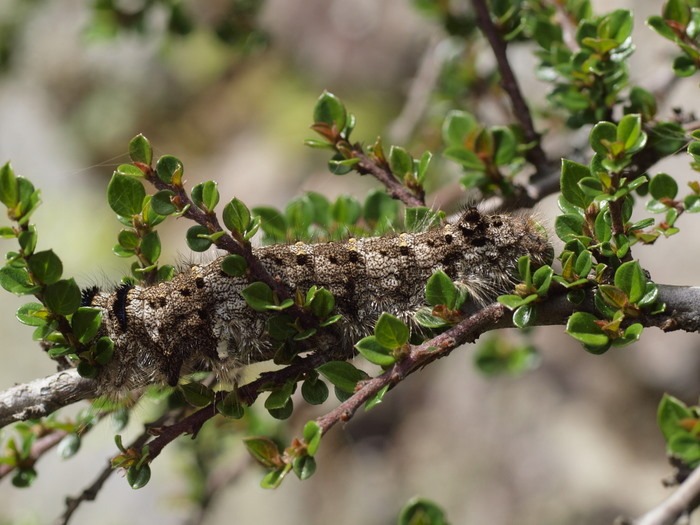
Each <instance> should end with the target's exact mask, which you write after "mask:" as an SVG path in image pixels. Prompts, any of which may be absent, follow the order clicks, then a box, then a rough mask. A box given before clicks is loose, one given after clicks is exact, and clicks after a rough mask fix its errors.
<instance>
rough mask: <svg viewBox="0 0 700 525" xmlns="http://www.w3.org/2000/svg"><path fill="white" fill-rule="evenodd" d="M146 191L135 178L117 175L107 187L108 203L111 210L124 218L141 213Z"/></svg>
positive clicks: (113, 176)
mask: <svg viewBox="0 0 700 525" xmlns="http://www.w3.org/2000/svg"><path fill="white" fill-rule="evenodd" d="M145 198H146V190H145V189H144V187H143V184H141V181H139V180H138V179H135V178H134V177H128V176H126V175H120V174H118V173H115V174H114V175H112V180H111V181H110V182H109V186H107V201H108V202H109V206H110V208H112V210H113V211H114V212H115V213H116V214H117V215H120V216H122V217H131V216H133V215H138V214H139V213H141V209H142V207H143V200H144V199H145Z"/></svg>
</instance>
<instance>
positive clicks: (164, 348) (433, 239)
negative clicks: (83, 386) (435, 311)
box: [85, 208, 551, 392]
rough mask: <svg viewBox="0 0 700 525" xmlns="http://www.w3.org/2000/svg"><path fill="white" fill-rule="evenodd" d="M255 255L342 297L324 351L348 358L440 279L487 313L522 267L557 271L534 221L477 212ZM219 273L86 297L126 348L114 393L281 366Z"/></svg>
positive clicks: (232, 281) (106, 371) (235, 282)
mask: <svg viewBox="0 0 700 525" xmlns="http://www.w3.org/2000/svg"><path fill="white" fill-rule="evenodd" d="M254 253H255V255H256V256H257V257H258V258H259V260H260V261H261V262H262V264H263V265H264V266H265V267H266V269H267V270H268V272H269V273H270V274H271V275H272V276H273V277H274V278H275V279H279V280H280V281H281V282H284V283H286V284H287V285H288V286H289V287H290V289H291V290H292V291H296V290H299V291H301V292H305V291H306V290H308V288H310V287H311V286H313V285H317V286H322V287H324V288H327V289H328V290H329V291H330V292H331V293H332V294H333V295H334V296H335V299H336V312H337V313H339V314H341V315H342V316H343V319H342V320H341V321H339V323H338V324H337V328H336V329H335V330H334V331H333V332H329V333H327V334H324V335H323V336H322V337H321V338H319V341H318V342H319V346H321V347H326V348H327V349H328V351H333V350H335V351H340V352H348V354H349V352H351V351H352V345H353V344H354V342H355V341H356V340H357V339H358V337H361V336H363V335H366V334H367V333H369V331H370V330H371V328H372V326H373V324H374V322H375V321H376V320H377V318H378V317H379V315H380V314H381V313H382V312H385V311H386V312H389V313H392V314H394V315H397V316H399V317H401V318H403V319H404V320H407V321H410V320H411V318H412V316H413V314H414V313H415V312H416V311H417V310H418V308H420V307H421V306H423V305H424V304H425V299H424V295H425V283H426V281H427V280H428V278H429V277H430V276H431V275H432V274H433V272H435V271H436V270H438V269H442V270H443V271H444V272H445V273H446V274H447V275H448V276H450V278H452V279H453V280H455V281H458V282H461V283H462V284H464V285H465V286H466V287H467V288H468V289H469V291H470V293H471V300H472V301H473V302H475V303H483V302H485V301H487V300H491V299H493V298H494V297H495V296H496V295H497V294H498V293H502V292H504V291H506V290H507V288H508V286H509V285H510V284H511V283H512V281H513V273H514V270H515V266H516V262H517V260H518V258H519V257H520V256H522V255H530V256H531V257H532V258H533V260H534V261H536V262H539V263H542V262H546V261H547V260H548V258H549V257H551V247H550V246H549V244H548V242H547V239H546V236H545V235H544V234H543V232H542V230H541V228H540V227H539V226H538V225H537V224H536V223H535V222H534V221H533V220H532V218H531V217H528V216H526V215H484V214H482V213H481V212H479V211H478V210H477V209H476V208H469V209H467V210H466V211H465V212H464V213H463V214H462V215H461V216H460V217H459V219H458V220H457V221H456V222H454V223H451V224H445V225H442V226H438V227H436V228H433V229H430V230H428V231H425V232H422V233H401V234H391V235H385V236H381V237H368V238H359V239H353V238H351V239H347V240H345V241H339V242H329V243H318V244H303V243H296V244H290V245H273V246H267V247H262V248H257V249H255V250H254ZM220 266H221V258H219V259H216V260H214V261H212V262H210V263H208V264H203V265H194V266H191V267H190V268H189V269H187V270H185V271H183V272H181V273H179V274H178V275H176V276H175V277H174V278H173V279H172V280H171V281H168V282H163V283H160V284H157V285H154V286H150V287H147V288H142V287H139V286H135V287H130V286H126V285H122V286H121V287H119V288H118V289H117V290H115V291H114V292H112V293H105V292H98V291H97V290H93V291H89V292H88V291H86V294H85V300H86V303H87V304H90V305H91V306H94V307H98V308H101V309H102V311H103V326H102V331H103V333H104V334H105V335H108V336H109V337H110V338H112V340H113V341H114V343H115V353H114V357H113V359H112V361H111V362H110V363H109V364H107V365H106V366H105V367H104V368H103V369H102V370H101V372H100V377H99V381H100V384H101V385H103V386H102V388H103V390H104V391H106V392H109V391H123V390H126V389H131V388H134V387H138V386H143V385H145V384H150V383H168V384H171V385H174V384H176V383H177V381H178V379H179V378H180V376H181V375H182V374H184V373H187V372H191V371H193V370H194V369H196V368H197V367H201V365H202V364H205V365H207V366H208V367H210V368H213V369H215V370H226V369H229V368H232V367H236V366H241V365H244V364H246V363H248V362H251V361H262V360H265V359H269V358H271V357H272V342H271V340H270V338H269V335H268V334H267V333H266V329H265V322H266V319H267V318H268V317H269V315H268V314H267V313H260V312H256V311H254V310H252V309H251V308H250V307H248V305H247V304H246V302H245V301H244V299H243V298H242V296H241V294H240V292H241V290H242V289H243V288H245V287H246V286H248V284H249V282H248V281H247V280H246V279H245V278H243V277H240V278H237V277H231V276H229V275H227V274H225V273H224V272H223V271H222V270H221V268H220Z"/></svg>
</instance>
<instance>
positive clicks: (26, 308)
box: [16, 303, 49, 326]
mask: <svg viewBox="0 0 700 525" xmlns="http://www.w3.org/2000/svg"><path fill="white" fill-rule="evenodd" d="M48 315H49V312H48V310H46V308H44V305H43V304H40V303H27V304H23V305H22V306H20V307H19V309H18V310H17V314H16V316H17V320H18V321H19V322H20V323H22V324H25V325H27V326H44V325H45V324H46V322H47V320H48V319H47V318H48Z"/></svg>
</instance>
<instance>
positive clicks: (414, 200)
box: [353, 144, 425, 208]
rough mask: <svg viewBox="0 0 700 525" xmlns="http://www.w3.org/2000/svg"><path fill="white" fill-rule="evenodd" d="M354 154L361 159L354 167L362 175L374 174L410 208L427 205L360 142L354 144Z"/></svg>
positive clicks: (391, 192)
mask: <svg viewBox="0 0 700 525" xmlns="http://www.w3.org/2000/svg"><path fill="white" fill-rule="evenodd" d="M353 156H354V157H356V158H358V159H360V162H359V163H358V164H357V165H356V166H355V167H354V168H355V170H357V172H358V173H359V174H360V175H372V176H373V177H374V178H375V179H377V180H378V181H379V182H381V183H382V184H384V186H386V189H387V192H388V193H389V195H390V196H391V197H392V198H394V199H397V200H400V201H401V202H403V203H404V204H405V205H406V206H408V207H409V208H415V207H417V206H425V201H424V200H423V196H422V195H421V196H416V195H415V194H413V193H412V192H411V191H410V190H409V189H408V188H407V187H406V186H404V185H403V184H401V183H400V182H399V181H398V180H396V176H395V175H394V173H393V172H392V171H391V169H389V167H388V166H386V165H384V164H379V163H378V162H375V161H373V160H372V159H370V158H369V157H368V156H367V155H366V154H365V153H364V151H362V146H360V145H359V144H358V145H356V146H353Z"/></svg>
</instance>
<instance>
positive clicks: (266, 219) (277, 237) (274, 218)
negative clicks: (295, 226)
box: [253, 206, 287, 242]
mask: <svg viewBox="0 0 700 525" xmlns="http://www.w3.org/2000/svg"><path fill="white" fill-rule="evenodd" d="M253 214H254V215H256V216H259V217H260V218H261V220H262V222H261V224H260V227H261V228H262V231H263V232H265V234H266V235H267V236H268V237H269V238H270V239H271V240H273V241H276V242H284V241H286V240H287V223H286V221H285V219H284V215H283V214H282V213H280V212H279V210H276V209H275V208H271V207H267V206H260V207H257V208H253Z"/></svg>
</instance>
